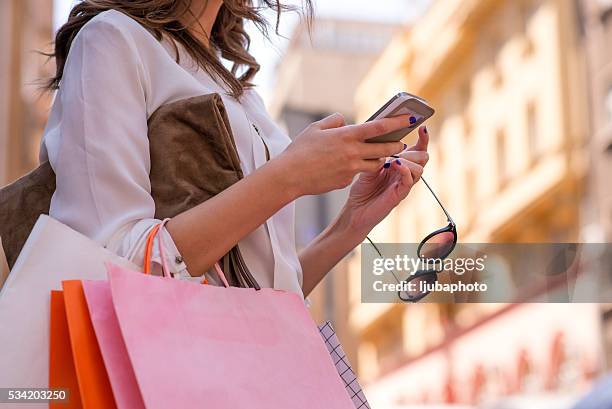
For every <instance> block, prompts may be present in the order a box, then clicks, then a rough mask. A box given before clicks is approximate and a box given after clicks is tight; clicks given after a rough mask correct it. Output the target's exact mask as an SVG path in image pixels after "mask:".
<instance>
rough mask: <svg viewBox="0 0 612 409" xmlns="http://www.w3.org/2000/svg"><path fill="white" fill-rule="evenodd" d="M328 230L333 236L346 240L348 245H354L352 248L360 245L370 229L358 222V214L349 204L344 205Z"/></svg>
mask: <svg viewBox="0 0 612 409" xmlns="http://www.w3.org/2000/svg"><path fill="white" fill-rule="evenodd" d="M330 228H331V230H332V231H333V232H334V234H335V235H338V236H339V237H342V238H343V239H344V240H347V242H348V243H351V244H353V243H355V244H354V246H357V245H358V244H359V243H361V242H362V241H363V240H364V239H365V237H366V236H367V235H368V233H369V232H370V230H371V229H372V228H370V227H369V226H364V225H363V224H362V223H361V222H360V218H359V216H358V213H357V212H356V211H355V210H354V209H353V208H352V207H351V206H350V204H349V203H347V204H345V205H344V207H343V208H342V210H341V211H340V213H339V214H338V216H337V217H336V219H335V220H334V221H333V222H332V225H331V226H330ZM354 246H353V247H354Z"/></svg>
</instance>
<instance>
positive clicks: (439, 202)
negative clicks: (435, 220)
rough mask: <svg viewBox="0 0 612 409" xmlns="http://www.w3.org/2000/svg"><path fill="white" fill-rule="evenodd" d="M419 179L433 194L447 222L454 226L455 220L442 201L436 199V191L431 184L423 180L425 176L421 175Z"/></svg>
mask: <svg viewBox="0 0 612 409" xmlns="http://www.w3.org/2000/svg"><path fill="white" fill-rule="evenodd" d="M421 180H422V181H423V183H425V186H427V189H429V191H430V192H431V194H432V195H433V197H434V199H436V202H438V204H439V205H440V207H441V208H442V211H443V212H444V214H445V215H446V220H448V222H449V223H450V224H451V225H452V226H453V227H454V226H455V222H454V221H453V218H452V217H451V216H450V214H448V211H447V210H446V208H445V207H444V205H443V204H442V202H441V201H440V199H438V196H437V195H436V193H435V192H434V191H433V189H432V188H431V186H429V183H427V181H426V180H425V178H424V177H423V176H421Z"/></svg>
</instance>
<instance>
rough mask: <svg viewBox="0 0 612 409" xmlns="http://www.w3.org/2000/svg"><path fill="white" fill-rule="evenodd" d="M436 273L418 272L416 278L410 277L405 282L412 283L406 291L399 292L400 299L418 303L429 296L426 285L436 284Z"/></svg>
mask: <svg viewBox="0 0 612 409" xmlns="http://www.w3.org/2000/svg"><path fill="white" fill-rule="evenodd" d="M436 279H437V277H436V273H435V272H421V271H419V272H417V273H416V274H415V275H414V276H411V277H408V279H406V281H405V282H407V283H410V285H409V286H408V289H407V290H406V291H399V292H398V295H399V297H400V299H402V300H403V301H408V302H416V301H419V300H420V299H421V298H423V297H425V296H426V295H427V294H429V290H427V289H426V288H425V284H433V283H435V282H436Z"/></svg>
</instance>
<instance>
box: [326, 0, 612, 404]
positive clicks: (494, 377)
mask: <svg viewBox="0 0 612 409" xmlns="http://www.w3.org/2000/svg"><path fill="white" fill-rule="evenodd" d="M579 30H580V16H579V13H578V8H577V5H576V2H574V1H571V0H479V1H477V0H469V1H465V0H439V1H437V2H435V3H434V4H433V5H432V6H431V8H430V10H429V11H428V13H427V14H426V15H425V16H424V17H423V18H421V19H420V20H419V21H418V23H416V24H415V25H414V27H413V28H412V29H411V30H410V31H408V32H404V33H401V34H399V35H398V36H396V37H395V38H394V39H393V41H392V42H391V44H390V45H389V46H388V48H387V49H386V50H385V52H384V53H383V55H382V56H381V58H380V59H379V60H378V61H377V63H376V64H375V66H374V67H373V69H372V70H371V71H370V72H369V73H368V75H367V76H366V78H365V79H364V81H363V82H362V84H361V86H360V87H359V89H358V93H357V97H356V107H357V119H358V120H363V119H364V118H367V117H368V116H369V115H370V114H371V113H372V112H375V111H376V109H377V108H378V107H379V106H380V105H381V104H382V103H384V102H385V101H386V100H387V99H388V98H389V97H390V96H392V95H394V94H395V93H397V92H398V91H399V90H406V91H408V92H411V93H414V94H417V95H419V96H422V97H424V98H426V99H427V100H428V101H429V102H430V103H431V105H432V106H433V107H435V108H436V111H437V112H436V114H435V116H434V117H433V118H432V119H431V120H430V121H429V122H428V129H429V131H430V135H431V144H430V149H429V150H430V154H431V160H430V164H429V165H428V169H427V170H426V174H425V175H426V177H427V179H428V181H429V182H430V184H431V185H432V186H433V187H434V189H435V190H436V191H437V192H439V194H440V196H441V200H442V201H443V203H445V204H446V206H447V207H448V209H449V211H450V212H451V214H452V216H453V218H454V220H455V222H456V223H457V226H458V230H459V235H460V240H461V241H462V242H466V243H470V242H471V243H478V242H480V243H488V242H501V243H503V242H509V243H510V242H522V243H525V242H577V241H580V238H581V236H582V235H583V229H582V226H583V221H582V219H581V211H582V209H581V208H582V205H583V200H582V199H583V197H584V196H585V187H584V186H585V184H586V183H587V182H588V178H587V175H588V172H587V171H588V169H589V166H590V163H591V162H592V161H593V160H600V159H597V158H592V157H590V155H589V144H588V141H589V138H588V135H589V126H588V124H589V103H588V95H589V92H588V88H587V86H586V85H585V82H586V81H585V75H586V67H585V64H584V53H583V50H582V44H581V41H580V35H579ZM604 43H605V42H604ZM608 184H609V183H608ZM445 225H446V220H445V218H444V214H443V213H442V212H441V210H440V209H439V208H438V207H437V206H436V205H435V202H433V198H432V197H431V196H430V194H429V193H428V192H427V190H426V189H425V188H424V187H423V186H422V185H417V186H416V187H415V188H414V189H413V192H412V193H411V196H410V197H409V199H408V200H406V202H405V204H402V205H401V206H400V207H399V208H398V209H396V211H394V212H393V213H392V214H391V215H390V216H389V217H388V218H387V219H386V220H385V221H384V222H383V223H381V225H379V226H378V227H377V229H376V230H375V231H374V232H373V238H374V240H375V241H378V242H382V243H384V242H399V243H418V242H419V241H420V240H421V239H422V238H423V237H425V236H426V235H427V234H428V233H429V232H431V231H434V230H435V229H436V228H439V227H442V226H445ZM347 263H348V265H349V267H348V269H349V274H348V276H347V277H348V278H349V280H348V281H347V287H348V288H349V297H348V300H338V301H337V302H340V303H341V302H347V303H348V305H349V325H350V329H351V330H352V331H353V334H355V337H356V338H357V339H358V340H359V347H358V363H359V372H360V375H361V377H362V379H363V380H364V381H365V382H366V383H368V392H369V394H368V396H369V397H370V399H371V401H372V403H373V406H374V407H381V408H392V407H396V406H397V407H399V406H400V405H402V404H407V403H415V402H446V403H457V402H460V403H467V404H476V403H482V402H486V401H488V400H491V399H500V398H502V397H506V398H508V397H510V396H516V395H527V396H531V397H533V399H535V397H536V396H538V395H543V396H548V397H549V398H550V399H555V398H559V397H562V395H563V394H568V395H572V394H575V393H577V391H579V390H580V388H582V387H584V384H585V383H587V382H588V381H589V379H591V377H592V376H594V374H595V373H597V372H598V371H600V370H601V367H602V365H601V363H602V356H603V353H602V350H601V339H600V334H601V322H600V311H599V307H598V306H595V305H589V304H583V305H551V304H548V305H547V304H540V305H536V304H524V305H496V304H456V305H455V304H419V305H411V306H405V305H392V304H362V303H361V300H360V281H359V278H358V277H359V274H360V259H359V256H358V255H354V256H353V257H350V258H349V259H348V260H347ZM543 399H544V398H543ZM568 399H569V398H568ZM378 405H380V406H378Z"/></svg>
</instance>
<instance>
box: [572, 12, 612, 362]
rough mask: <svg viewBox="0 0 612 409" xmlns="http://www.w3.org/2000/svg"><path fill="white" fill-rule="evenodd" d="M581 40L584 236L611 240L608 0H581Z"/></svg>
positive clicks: (609, 310)
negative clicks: (586, 136)
mask: <svg viewBox="0 0 612 409" xmlns="http://www.w3.org/2000/svg"><path fill="white" fill-rule="evenodd" d="M579 6H580V9H579V10H580V12H581V17H582V26H581V33H582V41H583V45H584V49H585V51H586V62H587V64H586V79H587V86H588V90H589V101H588V105H589V108H590V125H591V126H590V130H589V131H590V142H589V153H590V157H591V159H592V160H591V163H592V165H593V166H592V167H591V169H590V175H589V176H590V177H589V181H588V182H589V183H588V185H587V189H588V195H587V198H586V200H585V204H584V208H585V210H584V213H585V219H586V220H585V224H586V227H585V236H586V237H585V239H586V240H592V241H603V242H611V241H612V189H610V180H609V179H610V175H611V174H612V48H611V47H610V44H611V43H612V1H610V0H581V1H580V2H579ZM602 325H603V331H602V335H603V342H604V346H605V351H606V360H605V362H606V364H607V369H608V370H612V306H610V305H604V306H602Z"/></svg>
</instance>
